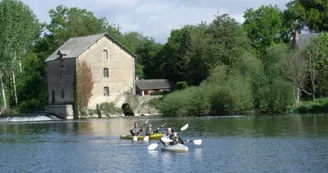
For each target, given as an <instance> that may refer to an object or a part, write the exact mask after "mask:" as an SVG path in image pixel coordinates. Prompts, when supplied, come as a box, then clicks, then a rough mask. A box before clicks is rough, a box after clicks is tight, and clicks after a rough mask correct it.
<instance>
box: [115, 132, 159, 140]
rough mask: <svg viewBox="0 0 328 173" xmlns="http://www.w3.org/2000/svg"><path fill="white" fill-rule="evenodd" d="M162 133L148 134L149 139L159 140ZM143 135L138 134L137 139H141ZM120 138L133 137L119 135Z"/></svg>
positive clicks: (130, 136) (131, 137)
mask: <svg viewBox="0 0 328 173" xmlns="http://www.w3.org/2000/svg"><path fill="white" fill-rule="evenodd" d="M163 135H164V134H160V133H155V134H152V135H150V136H149V140H160V139H161V138H162V137H163ZM144 137H145V136H138V140H143V139H144ZM120 138H121V139H133V136H132V135H121V136H120Z"/></svg>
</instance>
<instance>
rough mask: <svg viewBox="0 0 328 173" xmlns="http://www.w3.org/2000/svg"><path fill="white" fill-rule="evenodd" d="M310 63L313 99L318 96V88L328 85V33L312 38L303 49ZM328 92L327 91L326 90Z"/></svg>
mask: <svg viewBox="0 0 328 173" xmlns="http://www.w3.org/2000/svg"><path fill="white" fill-rule="evenodd" d="M302 53H303V56H305V58H306V61H307V64H308V73H309V78H310V82H311V87H312V93H308V94H310V95H312V98H313V100H315V98H316V94H317V88H320V87H321V86H323V87H326V80H327V79H326V78H325V77H326V76H325V75H322V76H321V77H323V78H319V77H320V74H327V71H326V70H327V69H328V65H327V64H328V33H323V34H320V36H319V37H318V38H315V39H312V40H311V42H310V44H309V45H308V46H307V47H306V48H305V49H304V50H303V52H302ZM326 92H327V91H326Z"/></svg>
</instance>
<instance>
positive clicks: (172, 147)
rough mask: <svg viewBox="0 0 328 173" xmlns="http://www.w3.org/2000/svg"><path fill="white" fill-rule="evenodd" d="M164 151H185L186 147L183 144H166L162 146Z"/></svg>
mask: <svg viewBox="0 0 328 173" xmlns="http://www.w3.org/2000/svg"><path fill="white" fill-rule="evenodd" d="M162 149H163V150H165V151H173V152H187V151H188V149H189V148H188V147H187V146H185V145H183V144H176V145H167V146H164V147H163V148H162Z"/></svg>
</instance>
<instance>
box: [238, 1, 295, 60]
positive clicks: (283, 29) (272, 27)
mask: <svg viewBox="0 0 328 173" xmlns="http://www.w3.org/2000/svg"><path fill="white" fill-rule="evenodd" d="M244 18H245V21H244V23H243V27H244V28H245V30H246V31H247V35H248V38H250V40H251V45H252V47H254V48H255V49H256V51H257V54H258V56H259V57H262V58H263V56H265V55H264V53H265V49H266V48H267V47H269V46H271V45H274V44H279V43H287V42H289V41H290V34H288V31H289V28H288V25H286V23H285V22H284V21H285V19H284V13H283V11H282V10H280V9H279V8H278V6H277V5H268V6H264V5H262V6H261V7H259V8H258V9H256V10H254V9H252V8H251V9H248V10H247V11H245V13H244Z"/></svg>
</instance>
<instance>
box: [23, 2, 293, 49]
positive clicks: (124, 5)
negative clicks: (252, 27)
mask: <svg viewBox="0 0 328 173" xmlns="http://www.w3.org/2000/svg"><path fill="white" fill-rule="evenodd" d="M22 1H23V2H24V3H25V4H28V5H29V6H30V8H31V9H32V10H33V11H34V13H35V14H36V15H37V16H38V18H39V19H40V21H42V22H48V23H49V22H50V19H49V15H48V11H49V10H50V9H55V8H56V7H57V6H58V5H60V4H62V5H64V6H67V7H79V8H85V9H87V10H89V11H92V12H93V13H94V14H95V16H97V17H106V18H107V19H108V21H109V22H111V23H114V24H117V25H119V26H120V27H121V30H122V31H123V32H128V31H139V32H141V33H143V34H144V35H145V36H150V37H153V38H155V40H156V41H158V42H161V43H164V42H166V41H167V38H168V36H169V34H170V31H171V30H172V29H176V28H180V27H181V26H183V25H186V24H197V23H200V22H201V21H206V22H208V23H209V22H211V21H212V20H213V19H214V15H216V14H217V12H219V14H223V13H228V14H229V15H230V16H231V17H233V18H235V19H236V20H237V21H238V22H243V21H244V19H243V13H244V11H245V10H246V9H248V8H254V9H256V8H258V7H259V6H260V5H269V4H277V5H278V6H279V7H280V8H282V9H284V8H285V5H286V3H287V2H288V1H289V0H55V1H51V0H22Z"/></svg>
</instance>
